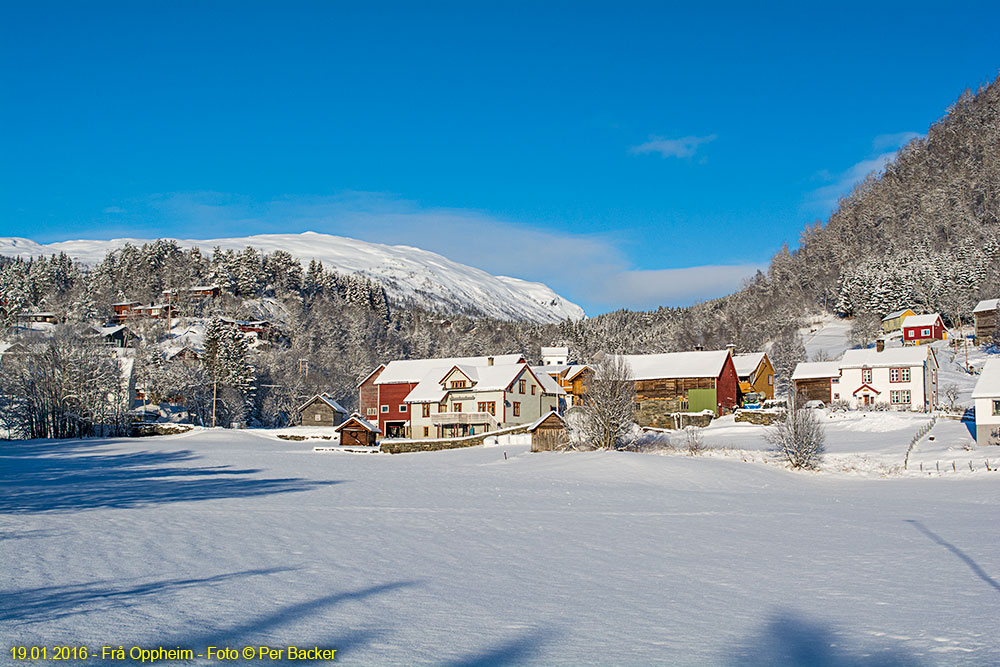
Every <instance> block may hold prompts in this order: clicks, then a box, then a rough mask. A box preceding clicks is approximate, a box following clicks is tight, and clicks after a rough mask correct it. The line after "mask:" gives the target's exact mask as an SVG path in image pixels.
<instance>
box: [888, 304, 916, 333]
mask: <svg viewBox="0 0 1000 667" xmlns="http://www.w3.org/2000/svg"><path fill="white" fill-rule="evenodd" d="M911 315H916V313H915V312H913V311H912V310H910V309H909V308H904V309H903V310H897V311H895V312H892V313H889V314H888V315H886V316H885V317H883V318H882V331H883V332H884V333H892V332H893V331H899V330H900V329H901V328H902V327H903V320H905V319H906V318H907V317H910V316H911Z"/></svg>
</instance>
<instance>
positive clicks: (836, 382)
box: [830, 378, 840, 384]
mask: <svg viewBox="0 0 1000 667" xmlns="http://www.w3.org/2000/svg"><path fill="white" fill-rule="evenodd" d="M830 384H840V378H830Z"/></svg>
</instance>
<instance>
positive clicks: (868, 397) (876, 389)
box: [839, 347, 938, 412]
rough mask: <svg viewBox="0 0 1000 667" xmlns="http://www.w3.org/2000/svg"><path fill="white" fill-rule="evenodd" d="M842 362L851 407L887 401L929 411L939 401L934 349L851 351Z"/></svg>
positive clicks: (845, 393) (899, 407)
mask: <svg viewBox="0 0 1000 667" xmlns="http://www.w3.org/2000/svg"><path fill="white" fill-rule="evenodd" d="M839 364H840V376H841V377H840V387H841V389H842V393H843V399H844V400H846V401H848V403H849V404H850V406H851V407H852V408H856V407H859V406H862V405H872V404H875V403H887V404H889V406H890V407H891V408H894V409H897V410H922V411H925V412H926V411H928V410H931V409H932V408H933V407H934V405H935V404H937V400H938V390H937V384H938V381H937V380H938V363H937V357H936V356H935V355H934V350H933V349H931V348H927V347H922V348H916V347H895V348H890V349H886V350H883V351H881V352H879V351H878V350H872V349H866V350H848V351H847V352H845V353H844V358H843V359H841V360H840V362H839Z"/></svg>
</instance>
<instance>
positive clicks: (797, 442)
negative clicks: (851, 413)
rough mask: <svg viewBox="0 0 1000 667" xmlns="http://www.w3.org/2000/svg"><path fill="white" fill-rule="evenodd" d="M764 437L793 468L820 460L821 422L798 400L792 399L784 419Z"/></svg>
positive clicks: (812, 467) (815, 464)
mask: <svg viewBox="0 0 1000 667" xmlns="http://www.w3.org/2000/svg"><path fill="white" fill-rule="evenodd" d="M765 437H766V438H767V441H768V442H769V443H771V444H772V445H774V446H775V447H776V448H777V450H778V451H779V452H780V453H781V455H782V456H783V457H784V458H785V459H786V460H787V461H788V462H789V463H790V464H791V465H792V467H793V468H806V469H808V470H815V469H816V468H818V467H819V464H820V463H822V461H823V453H824V452H825V451H826V447H825V446H824V442H825V440H826V436H825V434H824V433H823V425H822V424H820V421H819V419H818V418H817V416H816V411H815V410H812V409H810V408H805V407H802V401H795V402H794V403H793V404H792V407H791V408H789V410H788V413H787V414H786V415H785V419H784V421H781V422H778V423H777V424H775V425H774V426H772V427H771V428H770V429H769V430H768V433H767V435H765Z"/></svg>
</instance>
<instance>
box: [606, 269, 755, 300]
mask: <svg viewBox="0 0 1000 667" xmlns="http://www.w3.org/2000/svg"><path fill="white" fill-rule="evenodd" d="M758 269H761V270H764V269H766V267H765V266H759V265H756V264H735V265H705V266H692V267H687V268H682V269H654V270H626V271H621V272H619V273H616V274H614V275H612V276H608V279H607V280H606V281H605V282H602V283H601V285H600V286H599V292H598V293H597V294H596V295H595V296H597V298H598V299H599V300H601V301H607V302H609V303H611V302H615V301H617V302H618V303H620V304H621V305H623V306H628V307H631V308H636V309H642V310H649V309H652V308H656V307H657V306H661V305H673V306H677V305H690V304H692V303H695V302H698V301H704V300H706V299H711V298H715V297H719V296H723V295H726V294H730V293H732V292H734V291H736V290H737V289H739V288H740V287H741V286H742V285H743V282H744V281H745V280H746V279H748V278H750V277H752V276H753V275H754V274H755V273H756V272H757V270H758Z"/></svg>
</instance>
